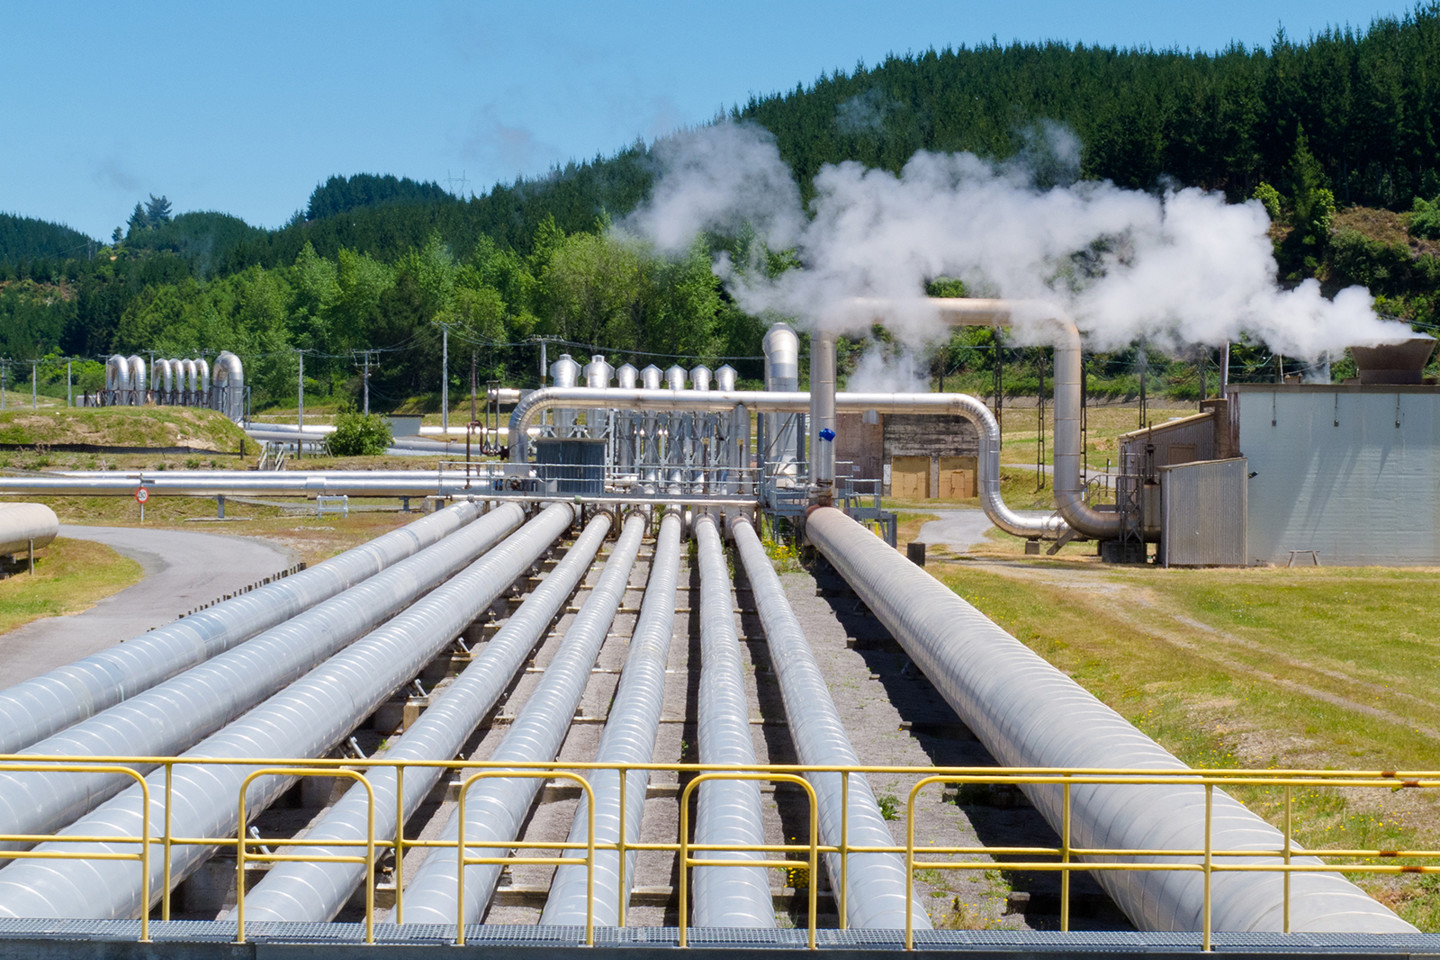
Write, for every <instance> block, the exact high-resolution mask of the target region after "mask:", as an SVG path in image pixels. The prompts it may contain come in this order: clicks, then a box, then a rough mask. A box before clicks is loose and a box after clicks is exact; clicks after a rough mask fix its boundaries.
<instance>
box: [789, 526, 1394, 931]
mask: <svg viewBox="0 0 1440 960" xmlns="http://www.w3.org/2000/svg"><path fill="white" fill-rule="evenodd" d="M805 530H806V536H807V537H808V538H809V540H810V542H811V543H813V544H814V545H815V547H816V548H817V549H819V551H820V552H821V553H822V554H823V555H824V556H825V559H826V560H828V561H829V562H830V564H831V565H832V566H833V567H834V568H835V569H836V570H837V571H838V572H839V573H840V575H841V576H842V577H844V579H845V582H846V583H848V584H849V585H850V586H851V587H852V588H853V589H854V590H855V592H856V593H857V594H858V595H859V596H860V598H861V599H862V600H864V602H865V603H866V604H867V605H868V606H869V607H870V610H871V611H872V612H873V613H874V614H875V616H876V617H878V618H879V620H880V622H881V623H883V624H884V625H885V627H886V628H887V629H888V630H889V631H890V633H891V635H892V636H894V638H895V639H896V640H897V641H898V642H899V643H900V645H901V646H902V647H903V648H904V650H905V652H906V654H907V655H909V657H910V659H911V660H913V661H914V662H915V664H916V665H917V666H918V667H919V668H920V669H921V671H923V672H924V674H925V676H926V677H927V678H928V679H929V680H930V682H931V683H932V684H934V685H935V688H936V689H937V690H938V691H939V692H940V694H941V695H942V696H943V697H944V698H945V700H946V701H947V702H948V703H949V704H950V706H951V707H952V708H954V710H955V712H956V713H957V714H958V715H959V716H960V719H961V720H963V721H964V722H965V724H966V725H967V726H968V727H969V728H970V729H971V730H972V731H974V733H975V735H976V736H977V737H978V738H979V739H980V741H981V742H982V743H983V744H984V745H985V746H986V748H987V749H989V751H990V753H991V755H992V756H993V757H994V758H995V761H996V763H998V764H1000V765H1001V766H1007V767H1049V768H1059V769H1116V768H1120V769H1136V770H1177V771H1183V770H1186V769H1188V768H1187V767H1186V766H1185V765H1184V764H1183V763H1181V762H1180V761H1179V760H1177V759H1176V758H1175V757H1174V756H1172V755H1171V754H1170V753H1169V752H1167V751H1166V750H1165V749H1164V748H1163V747H1161V746H1160V745H1159V744H1158V743H1156V742H1155V741H1153V740H1151V739H1150V738H1149V737H1147V736H1145V734H1143V733H1141V732H1140V731H1139V730H1137V729H1136V728H1135V727H1134V726H1132V725H1131V724H1129V723H1128V722H1126V721H1125V719H1124V718H1122V717H1121V716H1120V715H1119V714H1117V713H1116V712H1115V711H1113V710H1111V709H1110V708H1109V707H1107V706H1105V705H1104V704H1103V703H1101V702H1100V701H1099V700H1097V699H1096V698H1095V697H1094V696H1092V695H1091V694H1090V693H1088V692H1087V691H1085V690H1084V689H1083V688H1081V687H1080V685H1079V684H1077V683H1075V681H1073V680H1071V679H1070V678H1069V677H1067V676H1065V674H1063V673H1061V672H1060V671H1059V670H1057V669H1055V668H1054V667H1053V666H1051V665H1050V664H1049V663H1047V662H1045V660H1043V659H1041V658H1040V657H1039V656H1038V655H1036V654H1035V653H1033V652H1032V651H1031V650H1030V649H1029V648H1027V647H1026V646H1025V645H1024V644H1022V643H1020V641H1018V640H1016V639H1015V638H1014V637H1012V636H1010V634H1008V633H1006V632H1005V631H1004V630H1002V629H1001V628H1000V627H998V626H996V625H995V624H994V623H992V622H991V621H990V620H989V619H988V618H986V617H985V616H984V615H983V614H982V613H980V611H978V610H976V609H975V608H974V607H972V606H971V605H970V604H968V603H966V602H965V601H964V600H962V599H961V598H960V597H958V596H956V595H955V593H953V592H952V591H951V590H949V589H948V588H947V587H945V585H944V584H942V583H940V582H939V581H938V580H936V579H935V578H934V577H931V576H930V575H929V574H927V573H926V572H925V571H924V570H922V569H920V568H919V567H916V566H915V565H914V564H912V563H910V562H909V561H908V560H906V559H905V558H904V557H902V556H901V555H900V554H899V553H897V552H896V551H895V550H892V549H891V548H890V547H888V546H886V545H885V543H884V542H882V541H881V540H879V539H878V538H876V537H875V536H874V535H873V534H871V533H870V532H869V531H867V530H866V529H865V528H864V527H862V526H860V525H859V524H858V523H856V522H855V521H854V520H851V519H850V518H849V517H847V516H845V514H843V513H841V512H840V511H839V510H835V509H829V508H817V509H814V510H812V511H811V512H810V514H809V516H808V518H807V519H806V523H805ZM1023 789H1024V790H1025V793H1026V795H1027V796H1029V798H1030V800H1031V802H1032V803H1034V804H1035V806H1036V808H1037V809H1038V810H1039V811H1040V813H1041V814H1042V815H1043V816H1044V817H1045V819H1046V821H1047V822H1049V824H1050V825H1051V827H1053V828H1054V829H1055V830H1056V832H1057V833H1059V832H1061V831H1062V829H1063V824H1062V820H1063V815H1064V810H1063V794H1062V788H1061V787H1059V786H1053V787H1052V786H1038V787H1037V786H1030V787H1025V788H1023ZM1070 789H1071V797H1072V811H1071V825H1070V831H1071V832H1070V842H1071V844H1072V846H1075V847H1089V848H1092V849H1094V848H1108V849H1134V850H1166V849H1173V850H1200V849H1203V848H1204V846H1205V788H1204V787H1203V786H1200V785H1194V784H1173V785H1172V784H1158V785H1134V786H1131V785H1115V784H1076V785H1074V786H1072V787H1071V788H1070ZM1212 844H1213V849H1215V850H1279V849H1280V848H1281V847H1283V845H1284V838H1283V836H1282V835H1281V833H1280V832H1279V831H1277V830H1276V829H1274V828H1273V827H1271V826H1270V825H1269V824H1268V823H1266V822H1265V821H1264V820H1262V819H1260V818H1259V817H1257V816H1255V815H1254V814H1253V813H1251V812H1250V811H1249V810H1247V809H1246V808H1245V807H1244V806H1243V805H1241V804H1240V803H1238V802H1237V801H1235V800H1234V799H1233V798H1231V797H1229V796H1227V795H1226V794H1225V793H1224V792H1222V791H1220V790H1218V789H1217V790H1215V791H1214V800H1213V841H1212ZM1114 859H1118V858H1114ZM1128 859H1129V858H1127V860H1128ZM1133 859H1134V861H1136V862H1141V863H1177V864H1178V863H1185V864H1194V863H1198V862H1200V858H1198V857H1194V856H1179V855H1177V856H1173V857H1152V856H1137V857H1135V858H1133ZM1292 862H1293V863H1295V864H1301V865H1303V866H1304V867H1306V868H1314V867H1323V866H1324V864H1323V863H1321V861H1320V860H1318V859H1316V858H1313V857H1304V856H1301V857H1295V858H1293V860H1292ZM1225 863H1226V866H1235V865H1240V864H1244V865H1252V866H1253V865H1260V864H1267V863H1268V864H1274V865H1277V866H1278V865H1279V864H1280V863H1281V860H1280V858H1279V857H1278V856H1277V857H1225ZM1095 878H1096V880H1097V881H1098V882H1099V883H1100V884H1101V886H1103V887H1104V888H1105V890H1106V892H1108V893H1109V894H1110V896H1111V897H1112V898H1113V899H1114V901H1115V903H1116V904H1117V905H1118V906H1119V907H1120V908H1121V909H1122V910H1123V911H1125V914H1126V915H1127V916H1128V917H1129V918H1130V919H1131V920H1132V921H1133V922H1134V923H1135V925H1136V926H1138V927H1140V928H1141V929H1143V930H1199V929H1201V925H1202V921H1203V918H1204V878H1203V877H1202V875H1201V874H1200V873H1199V872H1178V871H1156V872H1138V871H1137V872H1112V871H1100V872H1097V873H1096V875H1095ZM1211 884H1212V897H1211V898H1212V912H1211V922H1212V929H1214V930H1217V931H1237V932H1247V931H1248V932H1259V931H1280V930H1282V929H1283V911H1284V881H1283V879H1282V877H1281V874H1280V873H1279V872H1275V873H1267V872H1217V873H1214V874H1212V875H1211ZM1290 888H1291V895H1290V930H1291V931H1292V932H1296V933H1314V932H1345V933H1396V932H1407V933H1408V932H1414V930H1415V928H1414V927H1412V926H1411V925H1410V924H1408V923H1406V922H1405V921H1403V920H1401V919H1400V918H1399V917H1397V916H1396V915H1395V914H1394V913H1392V912H1391V911H1390V910H1388V909H1386V908H1385V907H1384V906H1382V905H1380V904H1379V903H1377V902H1375V901H1374V900H1372V899H1371V898H1370V897H1369V896H1367V895H1366V894H1365V893H1364V892H1363V891H1361V890H1360V888H1358V887H1356V886H1355V885H1354V884H1352V883H1350V882H1349V881H1348V880H1345V879H1344V878H1343V877H1341V876H1340V875H1339V874H1338V873H1329V872H1313V873H1312V872H1296V873H1292V874H1291V875H1290Z"/></svg>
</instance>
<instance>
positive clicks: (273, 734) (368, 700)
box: [0, 504, 573, 918]
mask: <svg viewBox="0 0 1440 960" xmlns="http://www.w3.org/2000/svg"><path fill="white" fill-rule="evenodd" d="M572 518H573V507H571V506H569V505H566V504H555V505H554V506H552V507H549V508H547V509H546V510H545V511H544V512H542V513H541V514H540V515H539V516H538V517H536V518H535V519H534V520H532V521H530V523H528V524H526V525H525V527H523V528H522V529H521V530H519V531H517V532H516V533H515V534H514V535H512V536H511V537H509V538H508V539H507V540H506V541H505V542H504V543H502V544H500V545H499V546H498V547H496V548H495V549H494V550H491V551H490V552H489V553H487V554H486V555H485V556H483V557H481V558H480V559H479V560H477V561H475V562H474V563H472V564H471V565H470V566H469V567H467V568H466V569H465V570H463V571H462V572H461V573H459V574H457V575H456V576H455V577H453V578H452V579H451V580H449V581H448V582H447V583H445V584H443V585H442V586H440V587H438V588H437V589H436V590H434V591H433V592H431V593H430V594H429V595H428V596H426V597H424V598H423V599H421V600H420V601H418V602H417V603H415V604H413V605H412V606H411V607H409V608H408V609H407V610H405V611H404V612H403V613H401V614H400V615H399V616H396V617H395V618H394V619H392V620H390V621H389V622H388V623H386V624H385V625H384V626H382V627H380V628H378V629H377V630H375V631H373V632H371V633H370V634H369V635H368V636H366V637H365V638H364V639H362V640H359V641H357V642H355V643H353V644H351V645H350V646H349V647H348V648H346V649H345V650H344V651H342V652H341V653H338V654H336V655H335V656H334V657H331V658H330V659H329V660H327V661H326V662H325V663H323V664H321V665H320V666H319V667H317V668H316V669H314V670H312V671H311V672H310V673H309V674H307V675H306V676H305V677H304V678H303V679H301V680H299V681H297V682H296V683H293V684H291V685H290V686H289V687H287V688H286V689H285V690H283V691H281V692H280V693H278V694H276V695H275V696H273V697H271V698H270V699H269V700H267V701H265V703H263V704H261V705H260V706H258V707H256V708H255V709H254V710H252V711H250V712H249V713H247V714H246V715H245V716H244V717H242V718H241V719H240V720H237V721H235V722H234V723H232V724H230V725H229V726H227V727H226V728H224V729H223V730H221V731H220V732H218V733H216V734H214V735H212V736H210V737H208V738H207V739H205V740H203V741H202V742H200V743H198V744H196V745H195V746H194V747H192V748H191V749H190V750H187V751H186V752H185V754H184V757H186V758H196V759H204V758H239V759H256V760H258V759H262V758H272V757H315V756H320V755H322V754H324V753H325V752H326V751H328V750H330V749H331V748H333V747H334V746H335V745H336V744H337V743H339V742H341V741H342V740H343V739H344V738H345V736H347V735H348V734H349V733H350V731H351V730H353V729H354V728H355V727H356V726H358V725H359V724H360V723H361V722H363V721H364V719H365V718H366V717H367V716H369V715H370V714H371V713H373V712H374V711H375V709H376V708H378V707H379V706H380V705H381V704H382V703H384V702H385V700H386V699H387V698H388V697H389V696H390V695H391V694H392V693H393V692H394V691H395V690H397V689H399V688H400V687H401V686H403V685H404V684H405V683H407V682H408V681H409V680H410V679H411V678H412V677H414V676H415V675H416V674H418V673H419V672H420V670H421V669H422V668H423V667H424V666H425V664H427V663H429V662H430V661H431V660H433V659H434V658H435V657H436V656H437V655H438V654H439V653H440V652H441V651H442V650H444V649H445V647H446V646H448V645H449V644H450V643H451V642H452V641H453V640H454V638H455V637H456V636H458V635H459V633H460V632H461V631H462V630H464V629H465V627H466V626H468V625H469V624H470V623H471V622H472V621H473V620H474V619H475V618H476V616H478V615H479V614H480V613H482V612H483V611H484V610H485V608H486V607H488V606H489V605H490V604H491V603H493V602H494V601H495V599H496V598H497V597H498V596H500V594H501V593H503V592H504V591H505V590H506V589H507V588H508V587H509V585H510V584H511V583H512V582H513V581H514V580H515V578H517V577H519V576H521V575H522V574H523V573H524V572H525V570H526V569H527V568H529V566H530V565H531V564H533V563H534V562H535V561H536V560H537V559H538V558H539V557H540V556H541V555H543V554H544V552H545V551H546V549H548V548H549V546H550V544H551V543H552V542H553V541H554V539H555V538H556V537H557V536H559V535H560V533H562V532H563V531H564V529H565V527H567V526H568V525H569V523H570V522H571V519H572ZM259 769H263V767H262V766H260V765H256V764H234V765H221V766H216V765H210V766H205V765H201V764H197V765H180V766H177V767H175V768H174V770H173V774H171V775H169V776H170V778H171V792H170V795H171V797H172V802H171V807H170V814H171V818H170V820H169V822H168V826H169V828H170V830H171V832H172V835H173V836H177V837H226V836H234V835H235V833H236V829H237V827H238V821H239V811H238V810H237V805H236V798H237V797H239V796H240V793H241V787H242V785H243V783H244V781H245V778H246V777H247V776H249V775H250V774H251V773H255V772H256V771H257V770H259ZM292 779H293V778H292V777H287V776H284V775H275V776H264V777H257V778H256V779H254V780H253V781H251V783H250V786H249V787H248V788H247V789H246V790H245V804H246V810H247V811H249V812H250V813H251V814H258V813H259V812H260V811H262V810H263V809H265V807H266V806H268V805H269V804H270V803H272V802H273V801H274V800H275V798H276V797H277V796H279V795H280V793H281V792H283V791H284V790H285V788H286V787H287V786H288V785H289V783H290V781H291V780H292ZM146 781H147V783H148V785H149V790H150V801H149V807H148V809H146V807H145V805H144V801H143V799H142V796H141V791H140V787H139V785H138V784H137V785H136V786H133V787H130V788H128V789H127V790H125V791H124V792H123V793H121V794H120V795H119V796H117V797H115V798H113V799H111V800H109V801H107V802H106V803H104V804H102V805H101V806H100V807H98V808H97V809H96V810H95V811H94V812H93V813H91V814H89V815H88V816H86V817H84V818H82V819H81V820H79V821H77V822H76V823H74V824H72V825H71V826H70V827H67V828H66V829H65V830H63V831H62V832H61V834H60V837H59V838H58V839H56V840H54V841H49V842H46V843H43V844H41V845H40V846H38V847H36V848H35V850H36V852H38V853H41V854H45V855H48V856H49V857H52V858H56V859H33V860H21V861H17V862H15V863H13V864H12V865H11V866H9V867H6V868H5V869H3V870H0V916H6V917H91V918H121V917H134V916H136V915H138V913H139V911H140V910H142V909H147V908H148V907H149V904H144V903H142V902H141V885H140V877H139V876H138V874H139V871H138V870H137V869H136V865H135V863H134V862H133V861H123V860H98V859H94V858H95V857H96V856H97V855H102V854H109V855H114V854H127V855H133V853H134V848H135V843H134V842H133V841H132V842H128V843H94V842H86V841H78V840H66V839H65V837H67V836H75V837H139V836H140V835H141V833H142V830H143V826H142V825H143V823H144V821H145V818H146V817H147V816H148V818H149V823H150V831H151V833H150V835H151V836H152V837H160V836H163V834H164V830H165V828H166V826H167V821H166V819H165V801H166V781H167V772H166V771H165V770H163V769H162V770H156V771H154V772H153V773H151V774H149V775H148V776H147V778H146ZM213 851H214V848H213V847H204V846H199V845H193V846H192V845H180V846H176V847H173V848H171V856H170V861H171V876H172V879H174V880H176V881H179V880H181V879H183V878H184V877H186V876H188V875H189V874H190V873H191V872H192V871H193V870H194V869H195V868H196V867H198V866H199V865H200V864H201V863H202V862H203V861H204V860H205V859H206V858H207V857H209V856H210V854H211V853H212V852H213ZM71 857H80V858H85V859H69V858H71ZM150 866H151V872H150V881H151V887H150V889H151V892H152V899H154V898H158V897H159V896H160V893H161V889H160V885H161V883H163V879H164V874H163V870H164V867H165V858H164V857H162V856H160V852H159V846H158V841H157V846H156V849H155V851H154V855H153V856H152V857H151V859H150Z"/></svg>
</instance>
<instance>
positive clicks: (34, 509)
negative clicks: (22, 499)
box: [0, 503, 60, 752]
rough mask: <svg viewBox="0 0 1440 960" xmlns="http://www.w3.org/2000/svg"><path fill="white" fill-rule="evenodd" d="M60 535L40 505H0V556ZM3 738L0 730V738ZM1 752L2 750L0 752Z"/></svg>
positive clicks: (47, 510)
mask: <svg viewBox="0 0 1440 960" xmlns="http://www.w3.org/2000/svg"><path fill="white" fill-rule="evenodd" d="M59 532H60V519H59V518H58V517H56V516H55V511H54V510H51V509H50V508H49V507H47V506H45V505H44V504H43V503H5V504H0V556H14V555H16V554H21V553H29V551H30V550H31V548H33V547H43V546H45V545H46V544H48V543H50V541H52V540H54V539H55V537H56V535H57V534H59ZM4 735H5V733H4V731H0V738H3V737H4ZM0 752H3V750H0Z"/></svg>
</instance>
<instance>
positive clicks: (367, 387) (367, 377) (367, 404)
mask: <svg viewBox="0 0 1440 960" xmlns="http://www.w3.org/2000/svg"><path fill="white" fill-rule="evenodd" d="M365 416H367V417H368V416H370V351H369V350H366V351H365Z"/></svg>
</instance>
